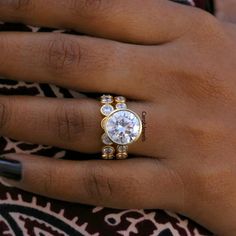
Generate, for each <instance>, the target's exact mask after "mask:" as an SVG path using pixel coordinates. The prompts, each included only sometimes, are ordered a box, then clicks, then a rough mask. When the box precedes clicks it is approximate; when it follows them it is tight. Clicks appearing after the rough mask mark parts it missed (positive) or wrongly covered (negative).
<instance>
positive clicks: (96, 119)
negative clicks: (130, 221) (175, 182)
mask: <svg viewBox="0 0 236 236" xmlns="http://www.w3.org/2000/svg"><path fill="white" fill-rule="evenodd" d="M128 107H129V108H130V109H132V110H133V111H134V112H136V113H137V114H139V115H140V116H141V113H142V109H144V108H143V104H142V103H136V102H130V103H128ZM101 120H102V115H101V114H100V103H99V102H98V101H96V100H93V99H55V98H42V97H24V96H22V97H21V96H18V97H17V96H16V97H14V96H10V97H3V96H2V97H0V133H1V135H2V136H5V137H9V138H13V139H16V140H22V141H26V142H30V143H34V144H43V145H50V146H56V147H60V148H64V149H69V150H75V151H80V152H84V153H99V152H101V147H102V141H101V135H102V134H103V131H102V128H101ZM146 135H147V134H146ZM149 146H150V145H149V144H148V142H141V139H140V140H139V141H138V142H136V143H135V144H133V145H131V146H130V151H129V152H130V153H140V154H141V155H152V154H153V152H154V150H153V149H152V148H148V147H149Z"/></svg>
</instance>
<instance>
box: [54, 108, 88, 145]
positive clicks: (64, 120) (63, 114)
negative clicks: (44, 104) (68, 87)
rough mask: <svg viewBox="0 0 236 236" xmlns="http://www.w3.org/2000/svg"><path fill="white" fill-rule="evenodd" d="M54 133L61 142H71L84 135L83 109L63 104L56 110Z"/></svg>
mask: <svg viewBox="0 0 236 236" xmlns="http://www.w3.org/2000/svg"><path fill="white" fill-rule="evenodd" d="M55 124H56V133H57V135H58V137H59V139H61V140H62V141H66V142H73V141H76V140H78V137H80V136H81V135H83V134H84V133H85V129H86V125H85V117H84V112H83V109H81V108H80V107H79V106H76V105H74V104H65V105H62V106H59V107H58V108H57V109H56V122H55Z"/></svg>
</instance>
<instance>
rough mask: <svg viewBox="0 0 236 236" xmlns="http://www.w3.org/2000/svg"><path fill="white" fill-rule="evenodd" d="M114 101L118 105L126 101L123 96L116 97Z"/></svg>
mask: <svg viewBox="0 0 236 236" xmlns="http://www.w3.org/2000/svg"><path fill="white" fill-rule="evenodd" d="M115 101H116V102H119V103H120V102H125V101H126V99H125V97H123V96H118V97H115Z"/></svg>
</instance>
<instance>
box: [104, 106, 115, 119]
mask: <svg viewBox="0 0 236 236" xmlns="http://www.w3.org/2000/svg"><path fill="white" fill-rule="evenodd" d="M113 111H114V107H113V106H112V105H110V104H105V105H103V106H102V107H101V113H102V114H103V115H104V116H109V115H110V114H111V113H112V112H113Z"/></svg>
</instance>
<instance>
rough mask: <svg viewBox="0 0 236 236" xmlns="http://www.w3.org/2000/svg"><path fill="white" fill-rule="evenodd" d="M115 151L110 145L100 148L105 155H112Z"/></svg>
mask: <svg viewBox="0 0 236 236" xmlns="http://www.w3.org/2000/svg"><path fill="white" fill-rule="evenodd" d="M114 152H115V149H114V148H113V147H111V146H105V147H103V149H102V153H103V154H105V155H113V154H114Z"/></svg>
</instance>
